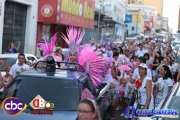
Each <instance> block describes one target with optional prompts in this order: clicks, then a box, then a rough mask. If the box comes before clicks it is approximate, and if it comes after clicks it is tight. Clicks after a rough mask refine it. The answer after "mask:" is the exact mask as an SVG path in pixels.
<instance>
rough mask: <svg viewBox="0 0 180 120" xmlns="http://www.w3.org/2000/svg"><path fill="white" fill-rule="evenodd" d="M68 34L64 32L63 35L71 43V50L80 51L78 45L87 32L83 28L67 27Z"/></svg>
mask: <svg viewBox="0 0 180 120" xmlns="http://www.w3.org/2000/svg"><path fill="white" fill-rule="evenodd" d="M66 31H67V36H66V35H64V34H63V33H62V35H61V37H62V38H63V39H64V40H65V41H66V43H67V44H68V45H69V52H78V47H79V45H80V43H81V41H82V39H83V37H84V34H85V32H83V31H82V29H81V28H75V27H67V30H66Z"/></svg>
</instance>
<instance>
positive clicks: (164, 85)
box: [155, 65, 173, 107]
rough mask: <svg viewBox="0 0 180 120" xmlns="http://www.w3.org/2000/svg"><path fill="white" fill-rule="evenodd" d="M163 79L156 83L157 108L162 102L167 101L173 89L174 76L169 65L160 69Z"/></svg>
mask: <svg viewBox="0 0 180 120" xmlns="http://www.w3.org/2000/svg"><path fill="white" fill-rule="evenodd" d="M160 74H161V75H162V77H161V78H159V79H158V81H157V82H156V97H155V106H156V107H157V106H158V105H159V103H160V102H161V100H163V99H165V98H166V96H167V95H168V93H169V91H170V90H171V89H172V86H173V81H172V74H171V71H170V69H169V67H168V66H167V65H163V66H162V67H161V69H160Z"/></svg>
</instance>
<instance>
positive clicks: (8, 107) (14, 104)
mask: <svg viewBox="0 0 180 120" xmlns="http://www.w3.org/2000/svg"><path fill="white" fill-rule="evenodd" d="M26 108H27V105H26V104H25V102H23V101H22V100H20V99H18V98H14V97H9V98H6V99H5V100H4V101H3V102H2V109H3V110H4V111H5V112H6V113H7V114H9V115H11V116H17V115H18V114H20V113H21V112H23V111H24V110H25V109H26Z"/></svg>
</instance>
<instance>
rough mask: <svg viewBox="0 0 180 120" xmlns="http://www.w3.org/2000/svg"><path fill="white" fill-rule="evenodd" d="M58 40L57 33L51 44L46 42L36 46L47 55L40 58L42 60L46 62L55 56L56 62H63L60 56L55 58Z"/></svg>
mask: <svg viewBox="0 0 180 120" xmlns="http://www.w3.org/2000/svg"><path fill="white" fill-rule="evenodd" d="M56 39H57V33H55V34H54V35H53V37H52V38H51V41H50V42H47V41H46V40H45V43H38V44H36V46H39V47H40V48H41V49H42V50H43V52H44V53H45V54H46V55H45V56H44V57H42V58H40V60H46V58H47V57H48V56H53V57H54V59H55V60H56V61H62V58H60V57H58V56H54V54H53V50H54V48H55V43H56Z"/></svg>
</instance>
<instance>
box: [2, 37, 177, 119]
mask: <svg viewBox="0 0 180 120" xmlns="http://www.w3.org/2000/svg"><path fill="white" fill-rule="evenodd" d="M64 39H66V38H64ZM69 46H70V51H69V54H68V55H67V56H66V55H63V54H62V48H60V47H56V50H55V53H53V56H54V58H55V59H56V60H57V61H66V62H71V63H79V61H78V59H77V57H78V54H79V52H78V51H77V49H76V48H74V47H75V46H74V45H72V44H69ZM83 46H85V45H81V46H80V44H78V45H77V46H76V47H78V49H79V51H80V49H82V47H83ZM89 46H90V47H91V48H93V50H94V53H96V55H97V56H98V57H100V58H102V60H103V62H104V61H106V71H104V73H103V75H102V76H103V80H101V81H102V83H111V88H112V89H113V92H112V95H111V96H112V102H111V104H110V106H109V111H108V112H109V115H110V119H111V120H113V119H114V115H115V110H116V105H117V103H118V107H117V110H120V109H122V110H123V111H124V110H125V108H126V107H127V106H134V107H135V108H137V109H154V108H155V107H157V106H158V104H159V103H160V102H161V100H163V99H165V97H166V96H167V94H168V92H169V91H170V90H171V88H172V87H173V84H174V83H176V82H178V81H179V75H178V72H179V69H178V67H177V66H175V64H174V61H175V60H176V54H175V53H174V52H173V50H172V47H171V41H154V40H145V41H142V42H139V41H135V40H131V41H129V42H124V41H123V42H122V43H120V44H114V43H111V42H107V43H103V44H94V43H92V44H90V45H89ZM12 47H13V45H10V47H9V51H15V50H14V48H12ZM7 52H8V51H7ZM51 55H52V54H51ZM45 58H47V57H45V56H43V57H42V58H40V60H43V59H45ZM24 59H25V56H24V54H19V56H18V60H19V63H18V64H15V65H13V66H7V67H6V74H5V75H4V76H1V74H0V78H1V79H0V89H2V88H3V87H4V88H5V87H6V86H7V84H8V83H9V82H10V79H12V78H14V77H15V76H16V75H17V74H18V73H16V69H19V71H20V72H23V71H25V70H27V69H29V68H30V67H33V65H34V63H30V62H27V63H26V64H25V63H24ZM87 59H88V58H87ZM81 62H82V61H81ZM104 70H105V69H104ZM97 108H98V107H97V105H96V104H95V103H94V102H93V100H90V99H83V100H82V101H81V102H80V104H79V106H78V110H77V111H78V120H99V119H100V117H99V114H98V109H97ZM120 116H124V113H122V114H121V115H120ZM133 119H136V118H133Z"/></svg>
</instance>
